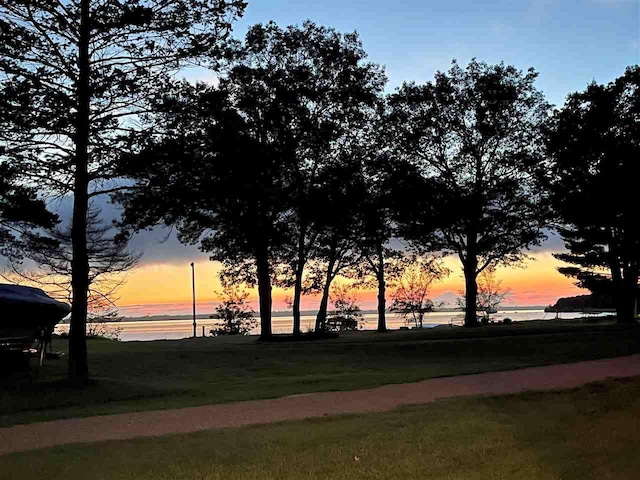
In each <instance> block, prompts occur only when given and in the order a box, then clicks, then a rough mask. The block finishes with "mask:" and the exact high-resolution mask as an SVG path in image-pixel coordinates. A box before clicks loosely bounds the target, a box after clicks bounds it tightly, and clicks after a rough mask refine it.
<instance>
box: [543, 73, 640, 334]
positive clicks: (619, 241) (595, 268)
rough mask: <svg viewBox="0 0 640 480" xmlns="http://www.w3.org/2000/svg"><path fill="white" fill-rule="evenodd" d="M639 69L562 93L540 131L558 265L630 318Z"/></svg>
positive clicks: (639, 156) (639, 227) (638, 230)
mask: <svg viewBox="0 0 640 480" xmlns="http://www.w3.org/2000/svg"><path fill="white" fill-rule="evenodd" d="M639 119H640V68H639V67H638V66H635V67H629V68H628V69H627V71H626V72H625V74H624V75H623V76H621V77H620V78H618V79H616V80H615V81H614V82H611V83H610V84H608V85H598V84H595V83H593V84H591V85H589V86H588V87H587V89H586V90H585V91H584V92H578V93H574V94H572V95H570V96H569V97H568V99H567V101H566V103H565V105H564V107H563V108H562V109H561V110H560V111H558V112H556V114H555V116H554V118H553V120H552V122H551V123H550V127H549V131H548V140H547V148H548V151H549V154H550V156H551V169H550V177H551V184H550V191H551V194H552V196H551V198H552V200H553V205H554V207H555V211H556V212H557V215H558V221H559V223H560V224H561V226H560V229H559V230H560V233H561V235H562V237H563V239H564V241H565V245H566V247H567V249H568V250H569V252H568V253H561V254H557V255H556V258H558V259H560V260H562V261H564V262H567V263H569V264H572V265H574V266H571V267H562V268H560V271H561V272H562V273H564V274H565V275H568V276H570V277H573V278H575V279H576V280H577V284H578V285H579V286H581V287H583V288H588V289H589V290H591V291H592V292H594V293H595V294H598V295H608V296H611V297H612V298H613V299H614V303H615V306H616V310H617V316H618V320H619V321H620V322H630V321H633V320H634V317H635V312H636V303H637V297H638V274H639V270H640V223H639V222H638V208H639V207H640V200H639V199H638V194H637V192H638V173H637V172H638V171H639V167H640V127H639V124H640V123H639V122H640V120H639Z"/></svg>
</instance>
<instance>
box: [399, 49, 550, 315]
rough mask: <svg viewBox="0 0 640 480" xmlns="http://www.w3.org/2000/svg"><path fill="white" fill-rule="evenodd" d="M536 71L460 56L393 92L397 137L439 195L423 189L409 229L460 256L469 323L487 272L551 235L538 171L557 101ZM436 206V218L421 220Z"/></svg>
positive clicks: (413, 236)
mask: <svg viewBox="0 0 640 480" xmlns="http://www.w3.org/2000/svg"><path fill="white" fill-rule="evenodd" d="M536 77H537V73H536V72H535V71H534V70H533V69H530V70H528V71H527V72H526V73H522V72H521V71H519V70H517V69H516V68H515V67H512V66H505V65H503V64H500V65H487V64H485V63H479V62H477V61H475V60H473V61H472V62H471V63H470V64H469V65H468V66H467V67H466V69H462V68H461V67H460V66H459V65H458V64H457V63H456V62H455V61H454V63H453V65H452V67H451V69H450V70H449V71H448V72H446V73H443V72H438V73H437V74H436V77H435V81H434V82H428V83H426V84H424V85H416V84H414V83H408V84H404V85H403V86H402V87H401V88H400V90H399V91H398V92H397V93H396V94H394V95H392V96H391V97H390V121H389V130H390V138H391V139H392V144H391V147H392V148H393V149H394V151H395V152H396V153H397V154H398V155H399V156H401V157H402V158H403V159H404V160H406V161H408V162H410V163H411V164H413V165H414V166H415V169H416V172H417V173H418V174H419V177H421V178H417V179H416V182H418V184H420V182H422V184H423V185H424V189H423V190H424V194H425V195H430V196H433V198H434V199H435V203H432V204H431V205H429V204H428V203H425V202H424V201H423V200H421V199H420V198H416V199H415V200H416V202H415V208H413V209H411V210H408V211H406V212H404V214H403V215H402V216H401V217H404V218H400V219H399V221H400V223H401V228H400V235H401V236H403V237H405V238H407V239H409V240H411V241H412V242H414V243H415V244H417V245H419V246H421V247H422V248H425V249H427V250H444V251H446V252H451V253H454V254H456V255H457V256H458V258H459V259H460V261H461V263H462V266H463V270H464V276H465V299H466V308H465V325H467V326H473V325H477V315H476V296H477V285H476V278H477V276H478V274H480V273H481V272H482V271H483V270H484V269H486V268H488V267H491V266H493V265H496V264H499V263H502V264H509V263H513V262H518V261H521V260H522V259H523V258H524V254H523V250H525V249H527V248H529V247H531V246H532V245H537V244H539V243H540V241H541V239H542V238H544V235H543V233H542V227H543V226H544V225H545V221H546V214H545V209H544V208H543V202H542V200H543V198H542V197H543V193H542V192H541V190H540V188H539V187H538V185H537V181H536V179H537V176H538V175H537V171H538V170H539V169H540V168H542V161H543V159H544V149H543V143H542V135H541V126H542V124H543V122H544V121H545V120H546V118H547V115H548V111H549V108H550V107H549V105H548V104H547V103H546V102H545V100H544V97H543V96H542V93H540V92H539V91H538V90H536V88H535V87H534V81H535V79H536ZM415 190H416V191H420V190H421V189H420V188H416V189H415ZM434 206H437V209H435V208H434ZM434 210H435V215H436V216H435V220H434V218H433V217H432V218H429V219H428V220H427V221H421V220H420V216H421V215H422V214H423V212H424V211H426V212H427V213H426V215H427V216H428V217H430V216H431V215H433V213H434ZM436 227H437V228H436Z"/></svg>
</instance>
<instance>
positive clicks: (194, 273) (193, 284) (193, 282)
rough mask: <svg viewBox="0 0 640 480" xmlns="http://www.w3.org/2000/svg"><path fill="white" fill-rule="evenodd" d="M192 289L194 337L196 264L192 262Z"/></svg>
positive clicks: (194, 331) (194, 327)
mask: <svg viewBox="0 0 640 480" xmlns="http://www.w3.org/2000/svg"><path fill="white" fill-rule="evenodd" d="M191 289H192V291H193V337H194V338H195V336H196V266H195V265H194V264H193V262H191Z"/></svg>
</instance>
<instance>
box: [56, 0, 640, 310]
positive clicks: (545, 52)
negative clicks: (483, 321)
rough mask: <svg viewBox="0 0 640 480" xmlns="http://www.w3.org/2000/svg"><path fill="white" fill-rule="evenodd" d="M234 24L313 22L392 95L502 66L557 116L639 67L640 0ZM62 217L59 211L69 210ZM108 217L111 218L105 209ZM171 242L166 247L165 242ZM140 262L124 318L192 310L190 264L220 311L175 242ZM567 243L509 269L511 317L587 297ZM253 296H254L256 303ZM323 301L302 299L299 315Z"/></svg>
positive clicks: (355, 11) (344, 12) (208, 295)
mask: <svg viewBox="0 0 640 480" xmlns="http://www.w3.org/2000/svg"><path fill="white" fill-rule="evenodd" d="M248 1H249V5H248V7H247V10H246V13H245V16H244V18H243V19H242V20H240V21H239V22H237V23H236V25H235V28H234V35H235V36H236V37H241V36H242V35H243V34H244V33H245V32H246V29H247V28H248V26H250V25H253V24H255V23H259V22H267V21H269V20H274V21H275V22H276V23H278V24H279V25H281V26H286V25H290V24H301V23H302V22H303V21H305V20H306V19H310V20H312V21H314V22H316V23H318V24H321V25H325V26H330V27H334V28H335V29H336V30H338V31H341V32H351V31H354V30H355V31H357V32H358V33H359V35H360V37H361V40H362V42H363V47H364V49H365V51H366V52H367V53H368V55H369V60H370V61H372V62H375V63H378V64H381V65H384V66H385V69H386V73H387V76H388V78H389V84H388V87H387V91H389V92H392V91H393V90H394V89H395V88H397V87H399V86H400V85H401V84H402V82H404V81H415V82H418V83H423V82H425V81H428V80H431V79H432V78H433V75H434V73H435V72H436V71H438V70H446V69H448V68H449V66H450V64H451V60H452V59H454V58H455V59H457V60H458V62H459V63H460V64H461V65H463V66H464V65H465V64H466V63H467V62H468V61H469V60H470V59H471V58H474V57H475V58H477V59H478V60H480V61H485V62H487V63H498V62H502V61H504V62H505V63H506V64H512V65H515V66H516V67H518V68H520V69H523V70H526V69H527V68H529V67H534V68H535V69H536V70H537V71H538V72H539V77H538V80H537V87H538V88H539V89H540V90H542V91H543V92H544V94H545V95H546V97H547V100H548V101H550V102H551V103H552V104H554V105H556V106H561V105H562V104H563V102H564V99H565V97H566V95H567V94H568V93H570V92H574V91H580V90H583V89H584V88H585V87H586V86H587V84H589V83H590V82H592V81H596V82H598V83H606V82H610V81H612V80H613V79H615V78H616V77H618V76H620V75H622V74H623V72H624V69H625V67H626V66H628V65H632V64H637V63H640V45H639V37H640V8H639V7H640V0H503V1H477V0H476V1H473V0H439V1H425V0H395V1H389V0H323V1H317V2H309V1H303V0H248ZM183 74H184V76H185V77H186V78H188V79H190V80H203V81H211V80H212V79H214V78H215V74H213V73H210V72H207V71H203V70H198V69H195V70H190V71H185V72H183ZM65 208H67V207H63V210H64V209H65ZM105 209H106V215H107V216H109V215H110V214H111V215H114V216H115V215H116V212H115V210H114V208H113V207H110V206H106V208H105ZM163 240H164V241H163ZM131 245H132V248H133V249H134V250H136V251H137V252H141V253H143V255H144V256H143V258H142V261H141V263H140V265H139V266H138V267H137V268H136V269H135V270H133V271H131V272H129V274H128V279H127V282H126V284H125V285H124V286H123V287H122V289H121V290H120V292H119V300H118V302H117V304H118V305H119V306H120V308H121V312H122V313H123V314H124V315H127V316H142V315H153V314H186V313H189V312H190V308H191V269H190V266H189V264H190V263H191V262H192V261H193V262H195V264H196V266H195V270H196V294H197V303H198V312H199V313H207V312H210V311H211V310H212V309H213V305H214V304H215V302H216V300H217V299H218V296H217V295H216V291H219V290H220V286H219V284H218V282H217V280H216V273H217V271H218V268H219V266H218V265H217V264H215V263H214V262H210V261H209V260H208V258H207V255H206V254H203V253H201V252H199V251H198V250H197V248H196V247H193V246H183V245H180V244H179V243H178V241H177V240H176V238H175V234H174V233H172V232H169V231H167V230H162V229H156V230H155V231H152V232H144V233H143V234H141V235H138V236H136V237H134V238H133V241H132V244H131ZM561 249H562V241H561V239H559V238H558V237H557V236H551V237H550V239H549V240H548V241H547V242H545V243H544V244H543V245H542V246H541V247H539V248H537V249H535V250H534V251H533V252H532V258H533V260H532V261H530V262H527V263H526V264H525V265H524V266H521V267H519V268H502V269H499V270H498V277H499V278H500V279H502V281H503V284H504V285H505V286H506V287H509V288H510V289H511V291H512V294H511V296H510V298H509V299H508V302H509V303H510V304H515V305H547V304H551V303H554V302H555V300H556V299H557V298H558V297H561V296H569V295H576V294H580V293H586V292H583V291H580V290H579V289H577V288H576V287H575V286H573V284H572V281H571V280H570V279H568V278H565V277H563V276H562V275H561V274H559V273H558V272H557V271H556V268H557V267H558V266H559V262H557V261H556V260H555V259H554V258H553V257H552V252H557V251H559V250H561ZM446 264H447V266H448V267H449V268H450V269H451V270H452V273H451V275H450V276H449V277H448V278H447V279H445V280H444V281H442V282H441V283H439V284H436V285H434V287H433V290H432V296H433V297H440V298H444V299H450V298H452V296H454V295H458V294H459V292H460V291H461V290H462V289H463V280H462V275H461V272H460V268H459V262H458V261H457V260H456V259H455V258H448V259H447V260H446ZM287 295H289V293H288V292H284V291H282V290H279V289H276V290H275V291H274V309H276V310H284V309H285V304H284V299H285V297H286V296H287ZM256 297H257V295H255V294H254V295H253V297H252V298H253V300H254V301H255V299H256ZM359 298H360V302H361V306H362V307H364V308H374V306H375V292H373V291H369V292H361V293H360V294H359ZM317 303H318V300H317V299H316V298H309V299H305V300H304V302H303V309H305V308H306V309H313V308H315V307H316V305H317Z"/></svg>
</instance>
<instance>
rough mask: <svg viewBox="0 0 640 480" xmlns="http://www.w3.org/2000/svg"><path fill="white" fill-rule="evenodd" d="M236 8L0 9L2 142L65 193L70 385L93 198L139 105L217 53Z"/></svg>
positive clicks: (83, 375) (67, 2)
mask: <svg viewBox="0 0 640 480" xmlns="http://www.w3.org/2000/svg"><path fill="white" fill-rule="evenodd" d="M244 6H245V4H244V2H242V1H240V0H230V1H227V0H99V1H98V0H57V1H48V0H37V1H33V0H12V1H10V2H2V3H0V32H1V33H0V72H2V75H3V76H4V78H3V89H4V90H5V91H6V94H7V95H8V96H9V97H11V98H12V101H11V102H10V104H9V107H10V108H8V109H7V111H6V115H5V116H4V117H3V118H2V119H0V122H2V124H1V125H0V142H2V144H4V146H5V152H6V154H7V155H8V156H10V157H11V158H12V160H13V162H14V164H16V165H17V166H18V167H19V169H20V170H21V171H29V173H30V175H31V177H32V178H34V179H37V180H38V181H39V184H40V185H41V186H42V187H43V188H50V189H53V190H57V191H58V192H61V193H65V194H66V193H70V194H73V198H74V206H73V221H72V227H71V237H72V245H73V259H72V290H73V304H72V319H71V331H70V336H69V377H70V379H72V380H76V381H80V382H82V381H84V380H86V379H87V378H88V375H89V372H88V366H87V350H86V317H87V292H88V287H89V259H88V251H87V221H88V220H87V219H88V208H89V200H90V198H91V197H94V196H96V195H100V194H103V193H108V192H110V191H112V189H113V188H114V184H113V182H112V180H113V178H114V175H115V166H116V163H117V158H118V152H119V151H121V150H122V149H125V148H127V147H128V145H129V138H130V135H129V134H130V133H131V132H132V131H135V130H136V129H137V122H136V120H139V119H140V116H141V115H143V114H144V113H146V112H147V111H148V107H147V100H148V98H149V97H150V96H153V95H155V94H157V92H158V91H159V90H161V88H162V80H163V78H164V77H165V75H166V74H168V73H169V72H171V71H175V70H177V69H178V68H179V67H180V65H181V64H182V63H183V61H184V60H187V59H192V58H194V57H196V56H198V55H200V54H202V53H204V52H207V53H208V54H209V55H210V56H211V55H212V54H213V55H215V54H216V53H219V52H220V48H221V46H222V43H221V40H224V39H225V38H226V37H227V35H228V33H229V30H230V21H231V20H232V19H233V18H234V17H236V16H237V15H239V14H241V13H242V11H243V9H244Z"/></svg>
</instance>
